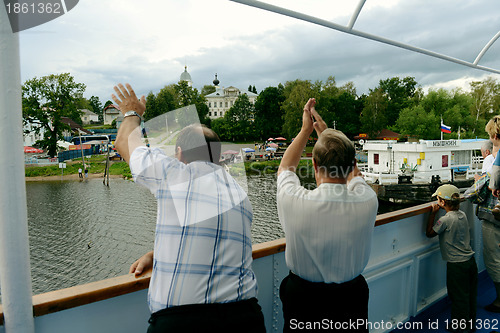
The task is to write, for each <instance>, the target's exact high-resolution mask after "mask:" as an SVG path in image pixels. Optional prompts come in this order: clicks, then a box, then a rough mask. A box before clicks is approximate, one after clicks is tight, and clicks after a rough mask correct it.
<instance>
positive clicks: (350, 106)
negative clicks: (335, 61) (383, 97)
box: [316, 76, 362, 137]
mask: <svg viewBox="0 0 500 333" xmlns="http://www.w3.org/2000/svg"><path fill="white" fill-rule="evenodd" d="M316 109H317V110H318V112H319V113H320V115H321V116H322V117H323V120H324V121H325V122H326V124H327V125H328V126H329V127H332V128H333V127H335V128H337V129H339V130H341V131H342V132H344V133H345V134H346V135H347V136H350V137H353V136H354V135H356V134H359V129H360V127H361V123H360V121H359V117H360V114H361V110H362V103H361V102H359V101H358V100H357V96H356V88H354V84H353V83H352V82H348V83H346V84H345V85H344V86H342V87H340V88H339V87H337V85H336V82H335V77H333V76H330V77H328V79H327V81H326V83H325V84H324V85H323V86H322V88H321V92H320V94H319V98H318V101H317V104H316Z"/></svg>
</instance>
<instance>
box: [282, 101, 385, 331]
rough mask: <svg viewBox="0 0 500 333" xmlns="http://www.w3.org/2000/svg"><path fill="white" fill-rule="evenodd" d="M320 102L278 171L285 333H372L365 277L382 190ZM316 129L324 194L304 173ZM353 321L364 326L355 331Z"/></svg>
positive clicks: (309, 109) (316, 162) (310, 106)
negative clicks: (330, 124) (317, 332)
mask: <svg viewBox="0 0 500 333" xmlns="http://www.w3.org/2000/svg"><path fill="white" fill-rule="evenodd" d="M315 103H316V101H315V100H314V99H312V98H311V99H309V101H308V102H307V104H306V105H305V107H304V113H303V116H302V128H301V130H300V132H299V134H298V135H297V136H296V137H295V139H294V141H293V143H292V144H291V145H290V147H288V149H287V150H286V152H285V154H284V156H283V159H282V161H281V164H280V167H279V169H278V185H277V187H278V188H277V204H278V215H279V219H280V222H281V224H282V226H283V229H284V231H285V237H286V251H285V258H286V263H287V266H288V268H289V269H290V275H288V276H287V277H286V278H285V279H284V280H283V281H282V283H281V287H280V298H281V300H282V303H283V315H284V318H285V328H284V332H290V331H293V330H295V329H296V328H300V327H314V328H316V329H332V328H336V329H338V328H343V329H344V330H345V331H351V330H352V331H356V332H368V329H367V327H366V325H363V324H360V325H359V323H365V324H366V321H367V320H368V294H369V291H368V285H367V283H366V281H365V279H364V277H363V276H362V275H361V273H362V271H363V270H364V268H365V266H366V264H367V263H368V259H369V256H370V249H371V239H372V233H373V228H374V226H375V219H376V215H377V209H378V200H377V196H376V194H375V192H374V191H373V190H372V189H371V188H370V187H369V186H368V184H366V182H365V181H364V179H363V178H362V177H361V176H362V175H361V172H360V171H359V169H358V168H357V166H356V162H355V149H354V145H353V143H352V142H351V141H350V140H349V139H348V138H347V137H346V136H345V135H344V134H343V133H342V132H340V131H336V130H333V129H327V126H326V124H325V122H324V121H323V120H322V119H321V117H320V115H319V114H318V113H317V112H316V110H315V107H314V106H315ZM313 129H315V130H316V132H317V133H318V141H317V143H316V144H315V146H314V149H313V166H314V176H315V179H316V183H317V188H316V189H314V190H308V189H306V188H304V187H303V186H301V185H300V181H299V178H298V176H297V175H296V173H295V172H296V169H297V166H298V163H299V160H300V156H301V154H302V151H303V150H304V147H305V146H306V143H307V140H308V138H309V136H310V135H311V133H312V132H313ZM353 323H356V324H355V325H353Z"/></svg>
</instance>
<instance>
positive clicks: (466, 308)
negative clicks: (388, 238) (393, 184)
mask: <svg viewBox="0 0 500 333" xmlns="http://www.w3.org/2000/svg"><path fill="white" fill-rule="evenodd" d="M434 196H437V200H438V201H437V204H436V203H433V204H432V211H431V213H430V215H429V220H428V222H427V230H426V235H427V237H429V238H431V237H435V236H436V235H439V246H440V248H441V255H442V257H443V260H445V261H446V262H447V263H446V288H447V289H448V296H449V298H450V300H451V319H452V321H451V322H450V327H447V329H448V330H449V331H451V332H472V331H473V328H474V326H475V325H474V323H475V321H476V305H477V300H476V299H477V266H476V261H475V259H474V251H472V248H471V246H470V232H469V222H468V220H467V216H466V215H465V213H464V212H463V211H461V210H460V191H459V190H458V188H457V187H456V186H454V185H450V184H446V185H442V186H440V187H438V189H437V190H436V192H435V193H434V194H433V197H434ZM439 208H443V209H444V210H445V211H446V214H445V215H444V216H442V217H441V218H439V219H438V220H437V221H436V223H434V220H435V217H436V213H437V212H438V211H439ZM471 324H472V325H471Z"/></svg>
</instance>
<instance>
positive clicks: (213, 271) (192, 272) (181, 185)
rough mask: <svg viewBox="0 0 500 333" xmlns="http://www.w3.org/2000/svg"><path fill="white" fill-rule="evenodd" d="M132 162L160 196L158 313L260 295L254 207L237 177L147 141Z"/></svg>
mask: <svg viewBox="0 0 500 333" xmlns="http://www.w3.org/2000/svg"><path fill="white" fill-rule="evenodd" d="M130 169H131V171H132V175H133V177H134V181H135V182H136V183H138V184H141V185H143V186H145V187H147V188H148V189H149V190H150V191H151V192H152V193H153V194H154V195H155V197H156V198H157V201H158V213H157V221H156V233H155V245H154V262H153V274H152V277H151V281H150V286H149V293H148V302H149V308H150V310H151V312H153V313H154V312H157V311H159V310H162V309H165V308H168V307H172V306H177V305H185V304H199V303H202V304H205V303H225V302H232V301H239V300H244V299H249V298H252V297H256V294H257V282H256V279H255V276H254V273H253V271H252V269H251V264H252V242H251V234H250V227H251V223H252V208H251V205H250V201H249V200H248V197H247V195H246V193H245V192H244V191H243V189H242V188H241V187H240V186H239V185H238V184H237V183H236V181H235V180H234V179H233V178H232V177H231V176H230V175H228V174H227V173H226V172H225V171H224V169H223V168H221V167H220V166H217V165H215V164H213V163H210V162H202V161H196V162H192V163H189V164H187V165H186V164H184V163H182V162H180V161H179V160H177V159H175V158H172V157H169V156H167V155H165V154H164V153H163V151H161V150H160V149H149V148H146V147H139V148H136V149H135V150H134V152H133V153H132V155H131V157H130Z"/></svg>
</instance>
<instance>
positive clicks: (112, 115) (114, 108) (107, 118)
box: [103, 104, 121, 125]
mask: <svg viewBox="0 0 500 333" xmlns="http://www.w3.org/2000/svg"><path fill="white" fill-rule="evenodd" d="M119 115H121V112H120V108H119V107H118V105H114V104H110V105H108V106H106V107H105V108H104V110H103V117H104V125H111V123H112V122H113V120H115V119H116V118H117V117H118V116H119Z"/></svg>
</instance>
